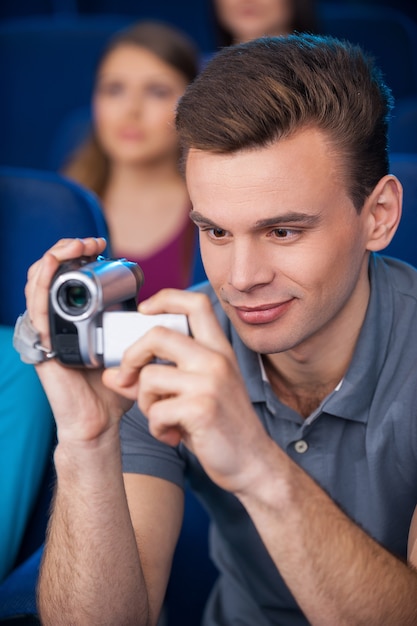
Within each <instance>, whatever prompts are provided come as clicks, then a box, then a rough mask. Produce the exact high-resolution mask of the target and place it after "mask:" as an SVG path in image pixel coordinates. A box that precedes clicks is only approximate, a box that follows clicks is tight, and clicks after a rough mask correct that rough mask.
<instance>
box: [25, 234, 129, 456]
mask: <svg viewBox="0 0 417 626" xmlns="http://www.w3.org/2000/svg"><path fill="white" fill-rule="evenodd" d="M105 247H106V241H105V240H104V239H101V238H100V239H96V238H94V237H91V238H86V239H61V240H60V241H58V243H56V244H55V245H54V246H52V248H50V249H49V250H48V251H47V252H46V253H45V254H44V256H43V257H42V258H41V259H40V260H39V261H37V262H35V263H34V264H33V265H32V266H31V267H30V269H29V272H28V281H27V284H26V289H25V293H26V302H27V310H28V315H29V318H30V320H31V322H32V324H33V326H34V327H35V328H36V330H37V331H39V333H40V339H41V344H42V345H43V346H44V347H46V348H50V346H51V341H50V334H49V318H48V303H49V288H50V285H51V282H52V278H53V276H54V274H55V272H56V271H57V269H58V267H59V266H60V264H61V263H63V262H64V261H69V260H71V259H76V258H79V257H81V256H86V257H90V256H91V257H92V258H95V257H97V255H99V254H101V253H102V252H103V250H104V248H105ZM37 371H38V375H39V378H40V380H41V382H42V385H43V386H44V388H45V391H46V393H47V395H48V398H49V402H50V404H51V407H52V410H53V412H54V416H55V420H56V423H57V428H58V439H59V441H60V442H63V441H67V442H73V443H79V444H88V443H89V442H92V441H94V440H96V439H97V438H99V437H100V435H102V434H104V433H105V432H106V431H107V430H108V429H110V428H112V427H113V426H115V425H117V424H118V422H119V420H120V418H121V416H122V415H123V413H124V412H125V411H126V410H127V409H128V408H129V407H130V405H131V404H132V402H131V401H129V400H126V398H122V397H121V396H118V395H117V394H115V393H114V392H112V391H110V390H109V389H108V388H106V387H105V386H104V385H103V384H102V382H101V377H102V372H101V371H100V370H90V369H72V368H67V367H64V366H62V365H61V364H59V363H58V361H56V360H55V359H51V360H49V361H45V362H43V363H41V364H39V365H37Z"/></svg>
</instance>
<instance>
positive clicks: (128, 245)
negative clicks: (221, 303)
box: [63, 22, 199, 300]
mask: <svg viewBox="0 0 417 626" xmlns="http://www.w3.org/2000/svg"><path fill="white" fill-rule="evenodd" d="M198 66H199V56H198V52H197V50H196V47H195V46H194V44H193V43H192V42H191V41H190V40H189V39H188V38H187V37H186V36H185V35H183V34H182V33H180V32H179V31H178V30H176V29H175V28H173V27H171V26H168V25H165V24H162V23H158V22H140V23H138V24H135V25H133V26H131V27H129V28H128V29H126V30H124V31H121V32H119V33H117V34H116V35H115V36H114V37H113V38H112V40H111V41H110V43H109V45H108V46H107V48H106V49H105V51H104V54H103V56H102V58H101V61H100V63H99V65H98V70H97V74H96V80H95V85H94V93H93V98H92V111H93V129H92V132H91V135H90V136H89V138H88V139H87V141H86V142H85V143H84V144H83V145H82V146H81V147H80V148H79V149H78V150H77V151H76V152H75V154H74V155H73V156H72V158H71V159H70V160H69V162H68V163H67V165H66V166H65V167H64V170H63V173H64V174H65V175H67V176H68V177H70V178H72V179H73V180H76V181H77V182H79V183H81V184H82V185H84V186H85V187H87V188H89V189H92V190H93V191H95V192H96V193H97V195H98V196H99V198H100V199H101V201H102V205H103V207H104V212H105V217H106V220H107V223H108V227H109V233H110V243H111V249H112V254H113V256H115V257H126V258H128V259H129V260H131V261H135V262H137V263H138V264H139V265H140V266H141V267H142V269H143V271H144V274H145V285H144V286H143V288H142V289H141V293H140V299H141V300H143V299H145V298H146V297H148V296H150V295H152V293H154V292H156V291H158V290H159V289H160V288H162V287H176V288H185V287H187V286H189V285H190V284H191V282H192V271H193V264H194V257H195V253H196V230H195V226H194V225H193V224H192V223H191V221H190V220H189V217H188V214H189V211H190V208H191V207H190V202H189V199H188V195H187V191H186V187H185V183H184V180H183V177H182V175H181V174H180V171H179V168H178V162H179V146H178V140H177V135H176V130H175V125H174V116H175V108H176V104H177V101H178V99H179V98H180V97H181V96H182V94H183V93H184V90H185V88H186V87H187V85H188V84H189V83H190V82H191V81H192V80H193V79H194V78H195V76H196V75H197V71H198Z"/></svg>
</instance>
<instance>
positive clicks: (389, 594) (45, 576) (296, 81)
mask: <svg viewBox="0 0 417 626" xmlns="http://www.w3.org/2000/svg"><path fill="white" fill-rule="evenodd" d="M390 107H391V100H390V95H389V92H388V90H387V88H386V87H385V86H384V85H383V83H382V82H381V80H380V76H379V74H378V72H377V71H376V70H375V69H373V68H372V66H371V65H370V62H369V61H367V60H366V59H365V58H364V57H363V55H362V53H361V52H360V50H358V49H357V48H354V47H351V46H349V45H347V44H343V43H340V42H337V41H335V40H332V39H326V38H316V37H313V36H308V35H306V36H289V37H287V38H276V39H264V40H257V41H254V42H251V43H248V44H244V45H242V46H236V47H234V48H229V49H226V50H224V51H223V52H222V53H220V54H219V55H218V56H217V57H216V58H215V59H214V60H213V61H212V62H211V63H210V64H209V66H208V67H207V69H206V70H205V71H204V72H203V73H202V75H200V77H199V78H198V79H197V81H196V82H195V83H194V84H193V85H192V86H191V87H190V88H189V90H188V92H187V93H186V95H185V96H184V98H183V99H182V101H181V103H180V105H179V109H178V116H177V122H178V130H179V133H180V137H181V140H182V142H183V146H184V152H185V154H184V158H185V173H186V179H187V185H188V189H189V192H190V195H191V199H192V203H193V210H192V213H191V218H192V219H193V220H194V222H195V223H196V224H197V225H198V226H199V228H200V231H201V250H202V255H203V260H204V264H205V269H206V272H207V276H208V278H209V284H208V285H205V286H202V287H200V288H198V289H197V290H195V291H194V292H180V291H174V290H163V291H161V292H160V293H159V294H157V295H156V296H154V297H153V298H152V299H150V300H148V301H147V302H144V303H142V305H141V306H140V309H141V310H142V312H144V313H151V314H152V313H160V312H170V313H185V314H186V315H187V316H188V319H189V325H190V328H191V332H192V335H191V336H184V335H181V334H179V333H176V332H174V331H172V330H168V329H166V328H154V329H153V330H152V331H150V332H149V333H147V334H146V335H145V336H144V337H143V338H141V339H140V340H138V341H137V342H136V343H135V344H134V345H132V346H131V348H129V349H128V350H127V351H126V352H125V354H124V357H123V361H122V364H121V366H120V367H119V368H115V369H108V370H106V371H104V373H101V372H98V371H91V370H90V371H88V372H82V371H76V370H69V369H65V368H64V367H62V366H61V365H59V364H58V363H57V362H56V361H55V360H54V359H49V360H47V361H45V362H43V363H42V364H40V365H39V366H38V371H39V375H40V377H41V380H42V382H43V384H44V386H45V389H46V390H47V393H48V396H49V399H50V402H51V404H52V406H53V408H54V414H55V419H56V421H57V426H58V438H59V443H58V446H57V449H56V453H55V462H56V469H57V476H58V482H57V492H56V498H55V503H54V511H53V515H52V519H51V524H50V532H49V538H48V542H47V546H46V551H45V557H44V562H43V567H42V573H41V581H40V590H39V593H40V608H41V616H42V621H43V623H44V624H46V625H48V624H53V625H54V626H56V625H59V624H69V623H70V624H87V623H88V624H112V625H114V624H124V625H126V624H146V625H149V624H155V623H156V621H157V618H158V614H159V611H160V608H161V605H162V602H163V597H164V591H165V587H166V583H167V580H168V576H169V571H170V564H171V559H172V554H173V551H174V547H175V543H176V540H177V537H178V533H179V529H180V525H181V518H182V507H183V496H182V486H183V483H184V477H185V475H186V474H187V476H188V477H189V479H190V481H191V484H192V485H193V486H194V487H195V489H196V491H198V492H199V495H200V497H201V498H202V499H203V500H204V501H205V503H206V505H207V508H208V509H209V511H210V513H211V516H212V520H213V546H212V550H213V554H214V558H215V560H216V564H217V566H218V568H219V570H220V577H219V581H218V584H217V585H216V587H215V589H214V592H213V594H212V596H211V598H210V601H209V605H208V607H207V612H206V618H205V622H204V623H205V624H206V625H215V624H216V625H229V624H238V623H239V624H247V625H248V626H254V625H255V624H256V625H257V626H262V625H267V624H285V626H291V625H293V624H294V625H295V624H297V625H301V624H317V625H319V626H324V625H330V626H334V625H335V624H338V625H342V624H349V625H352V624H367V625H371V624H374V625H376V624H378V625H384V626H385V625H386V624H401V625H402V626H404V625H406V624H407V625H411V624H415V623H417V572H416V571H415V570H414V566H416V564H417V554H416V548H415V544H414V539H413V534H411V535H410V539H409V542H410V543H409V551H408V564H407V562H406V561H407V540H408V536H409V529H410V524H411V520H412V516H413V511H414V508H415V506H416V503H417V495H416V494H417V491H416V485H417V432H416V431H417V421H416V418H417V409H416V407H417V368H416V367H415V359H416V357H415V345H416V340H417V325H416V322H415V320H416V319H417V318H416V313H417V307H416V298H417V273H416V272H415V270H414V269H412V268H410V267H409V266H406V265H404V264H402V263H400V262H398V261H395V260H389V259H383V258H382V257H380V256H378V255H377V254H374V253H375V252H377V251H379V250H382V249H383V248H384V247H386V246H387V245H388V243H389V241H390V240H391V238H392V236H393V235H394V233H395V230H396V228H397V225H398V221H399V219H400V214H401V200H402V189H401V185H400V183H399V182H398V180H397V179H396V178H395V177H393V176H391V175H389V173H388V171H389V170H388V160H387V147H386V131H387V118H388V115H389V111H390ZM103 247H104V243H103V242H102V241H97V240H94V239H86V240H82V241H81V240H71V241H61V242H59V243H58V244H57V245H56V246H54V247H53V248H52V249H51V250H50V251H49V252H48V253H46V254H45V256H44V257H43V259H41V260H40V261H39V262H37V263H36V264H35V265H34V266H33V267H32V268H31V270H30V272H29V281H28V285H27V301H28V311H29V315H30V319H31V320H32V323H33V325H34V326H35V328H37V329H38V330H39V332H40V336H41V340H42V343H43V344H44V346H46V347H48V345H49V335H48V320H47V302H48V288H49V285H50V282H51V278H52V275H53V273H54V272H55V271H56V269H57V267H58V265H59V264H60V263H61V262H62V261H64V260H66V259H70V258H75V257H78V256H81V255H96V254H98V253H100V252H101V251H102V249H103ZM153 357H159V358H161V359H168V360H169V361H171V362H172V363H173V364H175V367H167V366H166V365H162V364H158V363H155V362H151V361H152V359H153ZM102 383H104V385H103V384H102ZM136 401H137V404H138V406H139V407H140V410H139V409H138V406H137V405H136V404H135V405H133V408H131V409H130V410H128V412H127V413H126V414H125V416H124V417H123V419H122V422H121V430H120V432H121V441H122V443H121V446H120V438H119V421H120V418H121V415H122V413H123V411H125V410H127V409H129V407H130V406H131V405H132V404H133V403H134V402H136ZM120 447H121V450H122V454H120ZM121 456H122V457H123V460H122V459H121ZM412 532H414V531H412ZM179 618H180V616H179Z"/></svg>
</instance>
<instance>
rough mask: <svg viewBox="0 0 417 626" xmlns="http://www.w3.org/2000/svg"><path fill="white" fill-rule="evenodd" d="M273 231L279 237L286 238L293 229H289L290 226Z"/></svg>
mask: <svg viewBox="0 0 417 626" xmlns="http://www.w3.org/2000/svg"><path fill="white" fill-rule="evenodd" d="M273 232H274V235H275V237H277V238H278V239H285V238H286V237H288V236H289V235H290V234H291V232H292V231H290V230H288V228H275V229H274V231H273Z"/></svg>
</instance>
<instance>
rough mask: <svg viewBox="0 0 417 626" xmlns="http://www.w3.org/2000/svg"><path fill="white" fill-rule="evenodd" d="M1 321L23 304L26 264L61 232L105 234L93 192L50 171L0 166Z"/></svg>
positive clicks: (6, 321)
mask: <svg viewBox="0 0 417 626" xmlns="http://www.w3.org/2000/svg"><path fill="white" fill-rule="evenodd" d="M0 233H1V235H0V236H1V246H0V267H1V268H2V269H1V271H0V324H4V325H9V326H13V325H14V324H15V322H16V319H17V317H18V316H19V315H20V313H22V312H23V311H24V309H25V297H24V286H25V284H26V276H27V271H28V268H29V267H30V265H31V264H32V263H33V262H34V261H36V260H37V259H38V258H40V257H41V256H42V255H43V253H44V252H45V251H46V250H47V249H48V248H50V247H51V245H53V244H54V243H55V242H56V241H58V240H59V239H62V238H66V237H87V236H93V237H106V238H108V230H107V225H106V222H105V218H104V215H103V212H102V209H101V205H100V203H99V200H98V198H97V197H96V196H95V195H94V194H93V193H91V192H90V191H87V190H86V189H84V188H83V187H81V186H80V185H77V184H76V183H74V182H72V181H70V180H68V179H67V178H65V177H63V176H60V175H59V174H55V173H52V172H43V171H37V170H27V169H21V168H8V167H0Z"/></svg>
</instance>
